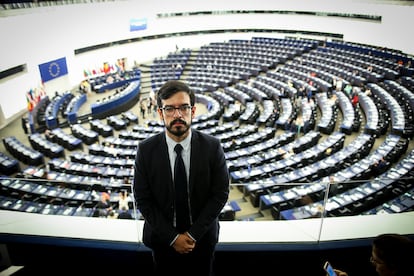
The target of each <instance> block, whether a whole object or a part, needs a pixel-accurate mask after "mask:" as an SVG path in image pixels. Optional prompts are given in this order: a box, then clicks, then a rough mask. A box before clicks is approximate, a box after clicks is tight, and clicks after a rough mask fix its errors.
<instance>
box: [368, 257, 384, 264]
mask: <svg viewBox="0 0 414 276" xmlns="http://www.w3.org/2000/svg"><path fill="white" fill-rule="evenodd" d="M369 261H370V262H371V264H379V265H381V264H384V263H383V262H382V261H380V260H377V259H375V258H374V257H373V256H371V258H370V259H369Z"/></svg>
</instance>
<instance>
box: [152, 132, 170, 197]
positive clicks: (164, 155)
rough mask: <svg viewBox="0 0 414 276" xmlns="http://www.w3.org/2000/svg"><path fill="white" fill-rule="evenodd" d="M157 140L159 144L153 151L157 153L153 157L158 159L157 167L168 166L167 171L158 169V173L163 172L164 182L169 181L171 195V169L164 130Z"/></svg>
mask: <svg viewBox="0 0 414 276" xmlns="http://www.w3.org/2000/svg"><path fill="white" fill-rule="evenodd" d="M158 142H159V145H158V146H157V150H156V151H155V152H154V153H153V154H156V155H157V156H156V157H155V158H156V159H157V160H160V161H159V162H160V163H159V166H158V168H168V171H167V172H161V171H159V170H158V173H161V174H165V175H164V176H163V177H164V179H165V183H169V185H168V192H169V193H170V194H171V195H173V194H174V182H173V178H172V170H171V165H170V157H169V154H168V146H167V141H166V139H165V132H162V134H161V135H160V139H159V141H158Z"/></svg>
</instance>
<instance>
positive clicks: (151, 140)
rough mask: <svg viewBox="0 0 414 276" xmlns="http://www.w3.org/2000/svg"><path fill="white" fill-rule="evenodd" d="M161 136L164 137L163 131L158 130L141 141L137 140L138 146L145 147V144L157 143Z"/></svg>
mask: <svg viewBox="0 0 414 276" xmlns="http://www.w3.org/2000/svg"><path fill="white" fill-rule="evenodd" d="M163 137H165V132H163V131H162V132H159V133H156V134H154V135H152V136H150V137H147V138H145V139H144V140H142V141H141V142H139V144H138V147H144V146H145V147H146V146H150V145H152V144H154V143H159V142H160V141H161V140H162V139H163Z"/></svg>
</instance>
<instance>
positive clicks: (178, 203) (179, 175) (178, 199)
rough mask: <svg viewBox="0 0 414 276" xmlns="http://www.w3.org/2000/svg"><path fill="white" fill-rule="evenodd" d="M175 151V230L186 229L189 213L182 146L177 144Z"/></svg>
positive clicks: (182, 230)
mask: <svg viewBox="0 0 414 276" xmlns="http://www.w3.org/2000/svg"><path fill="white" fill-rule="evenodd" d="M174 150H175V152H176V153H177V157H176V158H175V165H174V184H175V208H176V209H175V210H176V219H177V220H176V223H177V230H178V231H180V232H184V231H187V230H188V228H189V227H190V214H189V208H188V191H187V176H186V173H185V166H184V161H183V158H182V157H181V151H182V150H183V147H182V146H181V145H180V144H177V145H176V146H175V148H174Z"/></svg>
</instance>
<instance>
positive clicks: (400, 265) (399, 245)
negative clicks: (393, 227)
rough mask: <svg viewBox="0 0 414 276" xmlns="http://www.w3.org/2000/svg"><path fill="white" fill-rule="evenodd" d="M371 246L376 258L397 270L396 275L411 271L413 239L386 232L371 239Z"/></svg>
mask: <svg viewBox="0 0 414 276" xmlns="http://www.w3.org/2000/svg"><path fill="white" fill-rule="evenodd" d="M373 247H374V250H375V253H376V254H377V256H378V258H379V259H380V260H381V261H382V262H384V263H385V265H386V266H387V267H388V268H390V269H392V270H396V271H398V274H397V275H408V274H405V273H408V272H409V271H410V272H412V261H413V256H414V241H413V240H411V239H410V238H408V237H407V236H404V235H400V234H393V233H387V234H382V235H379V236H377V237H376V238H375V239H374V240H373Z"/></svg>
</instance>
